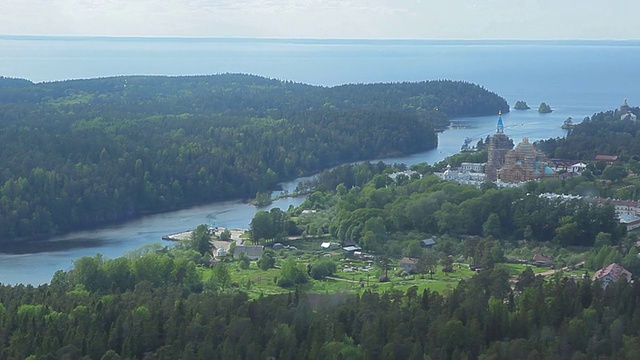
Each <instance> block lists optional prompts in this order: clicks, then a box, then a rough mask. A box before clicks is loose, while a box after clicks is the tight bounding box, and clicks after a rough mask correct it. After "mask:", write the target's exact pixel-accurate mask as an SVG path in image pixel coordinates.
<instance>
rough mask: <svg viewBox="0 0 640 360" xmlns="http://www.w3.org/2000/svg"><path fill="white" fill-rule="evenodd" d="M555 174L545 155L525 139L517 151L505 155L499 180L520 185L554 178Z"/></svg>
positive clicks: (499, 172)
mask: <svg viewBox="0 0 640 360" xmlns="http://www.w3.org/2000/svg"><path fill="white" fill-rule="evenodd" d="M554 175H555V172H554V171H553V169H551V167H549V164H548V163H547V161H546V158H545V156H544V153H543V152H542V151H540V150H537V149H536V148H535V146H534V145H533V144H532V143H530V142H529V139H527V138H524V139H522V142H520V143H519V144H518V145H517V146H516V147H515V149H513V150H509V151H507V152H506V154H505V158H504V163H503V165H502V168H501V169H499V170H498V178H499V179H500V180H501V181H503V182H505V183H520V182H525V181H529V180H536V179H541V178H543V177H550V176H554Z"/></svg>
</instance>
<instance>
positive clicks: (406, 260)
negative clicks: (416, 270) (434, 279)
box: [400, 257, 418, 265]
mask: <svg viewBox="0 0 640 360" xmlns="http://www.w3.org/2000/svg"><path fill="white" fill-rule="evenodd" d="M417 263H418V259H416V258H410V257H403V258H402V259H400V265H416V264H417Z"/></svg>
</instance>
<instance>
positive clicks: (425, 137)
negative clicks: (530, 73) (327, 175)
mask: <svg viewBox="0 0 640 360" xmlns="http://www.w3.org/2000/svg"><path fill="white" fill-rule="evenodd" d="M497 109H502V111H508V105H507V104H506V102H505V101H504V99H502V98H501V97H499V96H497V95H496V94H494V93H491V92H489V91H487V90H485V89H483V88H482V87H480V86H477V85H474V84H469V83H464V82H453V81H428V82H420V83H398V84H360V85H345V86H338V87H332V88H327V87H318V86H311V85H305V84H299V83H292V82H286V81H280V80H274V79H267V78H262V77H257V76H251V75H241V74H225V75H215V76H191V77H149V76H127V77H112V78H101V79H89V80H71V81H62V82H53V83H38V84H35V83H31V82H29V81H26V80H19V79H7V78H0V141H1V142H2V144H3V147H2V150H0V156H2V159H3V164H4V166H3V169H2V171H0V238H1V239H3V240H4V241H6V240H10V239H15V238H23V237H33V236H45V235H51V234H55V233H61V232H66V231H71V230H75V229H79V228H87V227H93V226H97V225H100V224H104V223H109V222H114V221H120V220H125V219H129V218H131V217H134V216H137V215H140V214H143V213H149V212H161V211H167V210H172V209H178V208H182V207H186V206H189V205H193V204H199V203H205V202H210V201H215V200H223V199H230V198H248V197H252V196H254V195H255V194H256V193H257V192H258V191H264V190H267V189H272V188H274V187H275V186H276V184H277V183H278V182H280V181H282V180H286V179H291V178H294V177H297V176H300V175H302V174H309V173H313V172H316V171H319V170H321V169H324V168H327V167H331V166H334V165H336V164H339V163H343V162H350V161H356V160H362V159H371V158H376V157H380V156H386V155H391V154H406V153H412V152H418V151H424V150H427V149H431V148H434V147H435V146H436V145H437V144H436V142H437V137H436V134H435V132H434V128H440V127H442V126H444V125H446V124H447V123H448V119H449V118H450V117H451V116H471V115H487V114H491V113H495V111H496V110H497Z"/></svg>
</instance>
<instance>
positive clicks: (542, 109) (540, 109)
mask: <svg viewBox="0 0 640 360" xmlns="http://www.w3.org/2000/svg"><path fill="white" fill-rule="evenodd" d="M552 111H553V110H552V109H551V106H549V104H547V103H544V102H543V103H541V104H540V106H538V112H539V113H540V114H548V113H550V112H552Z"/></svg>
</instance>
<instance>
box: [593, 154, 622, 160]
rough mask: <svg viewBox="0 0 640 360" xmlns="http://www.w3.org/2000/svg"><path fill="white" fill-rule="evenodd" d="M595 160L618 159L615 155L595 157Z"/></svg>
mask: <svg viewBox="0 0 640 360" xmlns="http://www.w3.org/2000/svg"><path fill="white" fill-rule="evenodd" d="M596 160H604V161H618V157H617V156H615V155H596Z"/></svg>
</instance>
